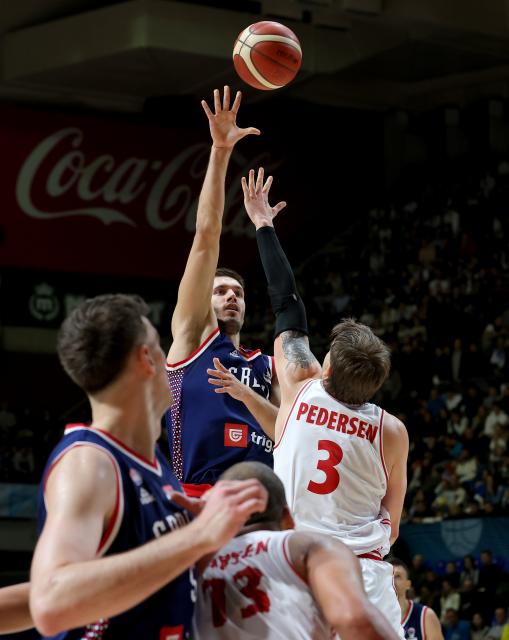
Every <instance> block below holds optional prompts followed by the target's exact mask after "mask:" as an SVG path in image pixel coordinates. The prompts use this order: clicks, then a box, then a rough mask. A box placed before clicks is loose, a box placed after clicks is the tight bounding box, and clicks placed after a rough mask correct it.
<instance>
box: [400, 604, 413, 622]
mask: <svg viewBox="0 0 509 640" xmlns="http://www.w3.org/2000/svg"><path fill="white" fill-rule="evenodd" d="M413 608H414V603H413V602H412V600H409V601H408V607H407V610H406V613H405V615H404V616H403V619H402V620H401V626H402V627H404V626H405V624H406V623H407V621H408V618H409V617H410V614H411V613H412V609H413Z"/></svg>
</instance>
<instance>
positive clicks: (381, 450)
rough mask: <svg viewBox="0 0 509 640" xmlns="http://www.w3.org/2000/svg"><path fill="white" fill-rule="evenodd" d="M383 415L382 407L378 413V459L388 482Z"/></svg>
mask: <svg viewBox="0 0 509 640" xmlns="http://www.w3.org/2000/svg"><path fill="white" fill-rule="evenodd" d="M384 415H385V411H384V410H383V409H381V413H380V429H379V430H378V434H379V435H378V437H379V438H380V441H379V448H380V460H381V461H382V467H383V469H384V473H385V480H386V482H387V484H389V474H388V473H387V467H386V466H385V459H384V432H383V425H384Z"/></svg>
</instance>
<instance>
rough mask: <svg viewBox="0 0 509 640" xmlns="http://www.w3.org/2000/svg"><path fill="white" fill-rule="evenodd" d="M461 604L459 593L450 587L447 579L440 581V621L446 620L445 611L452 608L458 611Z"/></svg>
mask: <svg viewBox="0 0 509 640" xmlns="http://www.w3.org/2000/svg"><path fill="white" fill-rule="evenodd" d="M460 605H461V598H460V594H459V593H458V592H457V591H456V590H455V589H453V588H452V585H451V583H450V582H449V581H448V580H444V581H443V582H442V595H441V596H440V621H441V622H442V624H445V622H446V620H447V612H448V611H451V610H454V611H455V612H457V611H459V609H460Z"/></svg>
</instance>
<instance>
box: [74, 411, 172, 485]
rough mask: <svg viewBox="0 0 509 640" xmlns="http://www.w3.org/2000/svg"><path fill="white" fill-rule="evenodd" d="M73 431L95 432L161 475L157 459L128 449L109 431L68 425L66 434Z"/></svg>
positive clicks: (86, 426)
mask: <svg viewBox="0 0 509 640" xmlns="http://www.w3.org/2000/svg"><path fill="white" fill-rule="evenodd" d="M73 429H89V430H90V431H94V432H95V433H98V434H100V435H102V436H103V437H104V438H105V439H106V440H112V441H113V442H112V444H113V445H117V446H118V447H119V449H121V450H123V451H124V452H127V453H128V454H129V455H130V456H131V457H133V458H135V459H137V460H139V461H140V462H142V463H143V464H144V465H147V466H148V467H150V469H152V470H153V471H156V472H157V473H158V474H159V475H160V472H161V467H160V465H159V462H158V461H157V458H154V459H153V460H149V459H148V458H145V456H142V455H141V454H139V453H138V452H137V451H134V449H131V447H128V446H127V445H126V444H125V443H124V442H122V440H119V439H118V438H116V437H115V436H114V435H112V434H111V433H110V432H109V431H104V429H98V428H97V427H91V426H89V425H86V424H72V425H67V427H66V428H65V431H64V434H67V433H70V432H71V431H72V430H73Z"/></svg>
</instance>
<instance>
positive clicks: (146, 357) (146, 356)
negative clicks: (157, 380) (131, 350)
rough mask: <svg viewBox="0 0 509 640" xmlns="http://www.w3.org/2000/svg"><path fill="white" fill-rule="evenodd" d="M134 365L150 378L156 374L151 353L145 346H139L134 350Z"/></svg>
mask: <svg viewBox="0 0 509 640" xmlns="http://www.w3.org/2000/svg"><path fill="white" fill-rule="evenodd" d="M135 359H136V364H137V365H138V367H139V369H140V370H141V371H142V372H143V373H144V374H145V375H146V376H147V377H151V376H153V375H154V374H155V372H156V363H155V361H154V358H153V355H152V352H151V350H150V348H149V346H148V345H147V344H140V345H138V346H137V347H136V350H135Z"/></svg>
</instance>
